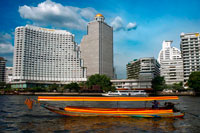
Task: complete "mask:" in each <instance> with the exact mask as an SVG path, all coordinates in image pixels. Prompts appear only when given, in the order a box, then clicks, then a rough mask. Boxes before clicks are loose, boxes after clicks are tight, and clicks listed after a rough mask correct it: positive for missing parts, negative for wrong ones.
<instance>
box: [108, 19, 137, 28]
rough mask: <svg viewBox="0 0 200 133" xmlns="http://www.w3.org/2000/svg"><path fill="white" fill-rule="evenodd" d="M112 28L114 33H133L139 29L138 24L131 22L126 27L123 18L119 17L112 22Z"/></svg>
mask: <svg viewBox="0 0 200 133" xmlns="http://www.w3.org/2000/svg"><path fill="white" fill-rule="evenodd" d="M111 26H112V27H113V30H114V31H120V30H125V31H131V30H135V29H136V28H137V24H136V23H135V22H134V23H132V22H129V23H128V24H127V26H126V27H125V26H124V24H123V20H122V18H121V17H119V16H117V17H115V18H114V20H113V21H112V22H111Z"/></svg>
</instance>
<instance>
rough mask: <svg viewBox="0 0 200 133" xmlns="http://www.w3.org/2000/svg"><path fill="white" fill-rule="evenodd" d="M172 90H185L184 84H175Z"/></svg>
mask: <svg viewBox="0 0 200 133" xmlns="http://www.w3.org/2000/svg"><path fill="white" fill-rule="evenodd" d="M172 89H174V90H182V89H184V88H183V82H179V83H174V84H173V85H172Z"/></svg>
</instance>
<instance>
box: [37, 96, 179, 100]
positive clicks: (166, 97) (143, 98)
mask: <svg viewBox="0 0 200 133" xmlns="http://www.w3.org/2000/svg"><path fill="white" fill-rule="evenodd" d="M178 99H179V98H178V97H177V96H163V97H56V96H54V97H52V96H38V101H153V100H178Z"/></svg>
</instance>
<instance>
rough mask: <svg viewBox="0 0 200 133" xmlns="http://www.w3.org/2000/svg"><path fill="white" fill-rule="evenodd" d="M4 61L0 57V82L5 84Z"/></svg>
mask: <svg viewBox="0 0 200 133" xmlns="http://www.w3.org/2000/svg"><path fill="white" fill-rule="evenodd" d="M5 69H6V60H5V59H4V58H3V57H0V82H5Z"/></svg>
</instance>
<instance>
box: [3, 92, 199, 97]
mask: <svg viewBox="0 0 200 133" xmlns="http://www.w3.org/2000/svg"><path fill="white" fill-rule="evenodd" d="M0 95H35V96H102V93H78V92H17V91H12V92H4V91H0ZM150 95H152V94H150ZM195 95H196V93H195V92H193V91H189V92H161V91H158V92H156V94H155V95H154V96H195ZM152 96H153V95H152Z"/></svg>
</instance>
